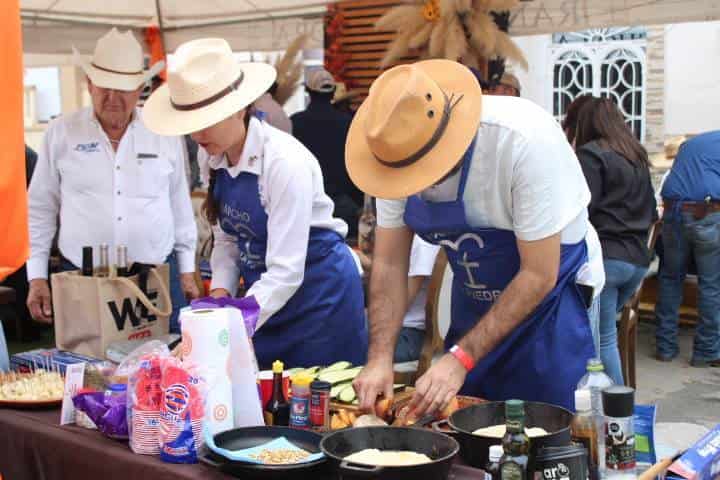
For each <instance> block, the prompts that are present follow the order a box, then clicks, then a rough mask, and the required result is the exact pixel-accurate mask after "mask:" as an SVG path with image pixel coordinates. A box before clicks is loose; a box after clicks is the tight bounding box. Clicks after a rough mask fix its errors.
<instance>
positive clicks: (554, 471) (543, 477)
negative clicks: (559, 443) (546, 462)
mask: <svg viewBox="0 0 720 480" xmlns="http://www.w3.org/2000/svg"><path fill="white" fill-rule="evenodd" d="M534 478H535V480H570V468H569V467H568V466H567V465H565V464H564V463H562V462H558V463H556V464H555V465H553V466H550V467H547V468H543V469H542V472H540V471H539V470H536V471H535V477H534Z"/></svg>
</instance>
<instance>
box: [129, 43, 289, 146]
mask: <svg viewBox="0 0 720 480" xmlns="http://www.w3.org/2000/svg"><path fill="white" fill-rule="evenodd" d="M275 76H276V73H275V68H273V67H272V66H271V65H268V64H266V63H238V62H237V61H236V60H235V57H234V56H233V52H232V49H231V48H230V45H229V44H228V43H227V42H226V41H225V40H223V39H220V38H206V39H201V40H192V41H190V42H187V43H184V44H182V45H180V46H179V47H178V49H177V50H176V51H175V58H173V62H172V64H171V65H170V66H169V68H168V76H167V83H166V84H165V85H163V86H161V87H160V88H158V89H157V90H155V92H154V93H153V94H152V95H150V98H148V100H147V102H145V107H144V108H143V121H144V122H145V125H147V127H148V128H149V129H150V130H152V131H153V132H155V133H157V134H160V135H185V134H188V133H192V132H197V131H199V130H202V129H204V128H207V127H210V126H212V125H215V124H216V123H218V122H220V121H222V120H225V119H226V118H228V117H229V116H230V115H232V114H234V113H237V112H239V111H240V110H242V109H243V108H245V107H247V106H248V105H250V104H251V103H253V102H254V101H255V100H257V99H258V98H260V97H261V96H262V95H263V94H264V93H265V92H266V91H267V90H268V89H269V88H270V86H272V84H273V82H274V81H275Z"/></svg>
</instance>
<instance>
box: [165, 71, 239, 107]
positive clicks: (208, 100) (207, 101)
mask: <svg viewBox="0 0 720 480" xmlns="http://www.w3.org/2000/svg"><path fill="white" fill-rule="evenodd" d="M242 81H243V72H242V70H240V76H239V77H238V78H237V80H235V81H234V82H233V83H231V84H230V85H228V86H227V87H225V88H223V89H222V90H220V91H219V92H218V93H216V94H215V95H213V96H212V97H209V98H206V99H205V100H201V101H199V102H196V103H190V104H187V105H178V104H177V103H175V102H173V101H172V99H170V103H171V104H172V106H173V108H174V109H175V110H180V111H181V112H187V111H189V110H198V109H200V108H203V107H207V106H208V105H211V104H213V103H215V102H217V101H218V100H220V99H221V98H223V97H224V96H226V95H228V94H230V93H232V92H234V91H235V90H237V89H238V87H239V86H240V84H241V83H242Z"/></svg>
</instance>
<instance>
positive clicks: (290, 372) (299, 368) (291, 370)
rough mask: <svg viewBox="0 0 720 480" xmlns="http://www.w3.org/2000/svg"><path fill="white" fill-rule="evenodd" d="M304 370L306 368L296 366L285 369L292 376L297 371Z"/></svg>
mask: <svg viewBox="0 0 720 480" xmlns="http://www.w3.org/2000/svg"><path fill="white" fill-rule="evenodd" d="M303 370H305V369H304V368H302V367H295V368H290V369H288V370H285V371H286V372H287V373H288V374H289V375H290V376H291V377H292V376H293V375H295V374H296V373H300V372H302V371H303Z"/></svg>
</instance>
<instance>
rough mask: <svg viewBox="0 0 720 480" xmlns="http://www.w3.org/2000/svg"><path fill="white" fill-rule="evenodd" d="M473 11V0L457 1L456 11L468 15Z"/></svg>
mask: <svg viewBox="0 0 720 480" xmlns="http://www.w3.org/2000/svg"><path fill="white" fill-rule="evenodd" d="M471 10H472V0H455V11H456V12H457V13H466V12H469V11H471Z"/></svg>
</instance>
